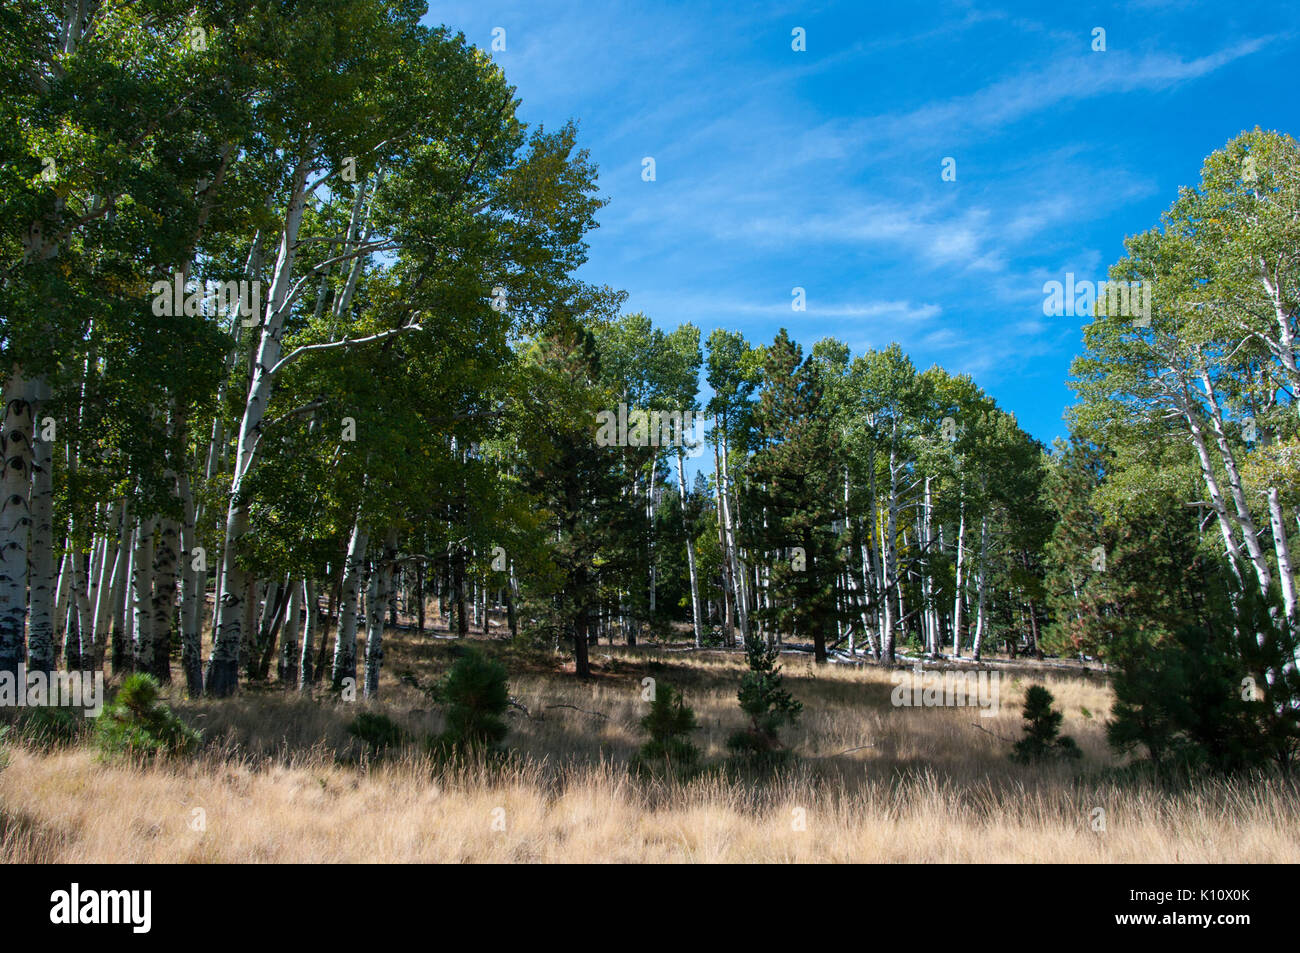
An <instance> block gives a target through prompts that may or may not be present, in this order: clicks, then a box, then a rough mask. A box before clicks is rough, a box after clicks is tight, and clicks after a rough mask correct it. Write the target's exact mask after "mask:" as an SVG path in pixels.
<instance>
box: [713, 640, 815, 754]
mask: <svg viewBox="0 0 1300 953" xmlns="http://www.w3.org/2000/svg"><path fill="white" fill-rule="evenodd" d="M778 654H779V650H778V649H777V647H776V646H775V645H773V646H768V645H767V644H766V643H765V642H764V641H763V640H762V639H761V638H758V637H757V636H753V635H751V636H750V637H749V638H748V639H746V640H745V660H746V662H748V664H749V671H748V672H746V673H745V674H744V676H743V677H742V678H741V680H740V691H739V692H737V693H736V697H737V698H738V699H739V700H740V708H741V710H742V711H744V712H745V714H747V715H749V727H748V728H746V729H745V730H744V731H738V732H736V733H735V734H734V735H732V736H731V737H730V738H729V739H727V747H728V748H730V749H731V750H732V752H734V753H735V754H737V755H744V756H747V757H750V758H753V759H757V760H760V761H778V760H781V758H782V757H783V756H784V755H785V752H784V751H783V750H782V745H781V740H780V737H779V736H778V732H779V731H780V729H781V726H782V725H784V724H786V723H789V724H792V725H793V724H794V723H795V721H796V719H797V718H798V717H799V713H800V712H801V711H803V705H802V704H801V703H800V702H798V701H795V699H794V698H793V697H791V695H790V693H789V692H788V691H786V690H785V689H784V688H783V687H782V681H783V679H782V676H781V666H779V665H777V664H776V659H777V656H778Z"/></svg>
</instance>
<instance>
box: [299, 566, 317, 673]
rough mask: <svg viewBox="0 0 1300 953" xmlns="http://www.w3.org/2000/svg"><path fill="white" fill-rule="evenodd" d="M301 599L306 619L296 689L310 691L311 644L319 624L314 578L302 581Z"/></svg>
mask: <svg viewBox="0 0 1300 953" xmlns="http://www.w3.org/2000/svg"><path fill="white" fill-rule="evenodd" d="M303 596H304V598H303V601H304V602H305V603H306V608H307V621H306V624H305V625H304V626H303V630H302V655H301V656H299V659H298V691H300V692H309V691H311V683H312V675H313V661H314V658H315V656H314V654H313V646H314V645H315V643H316V631H317V628H318V627H319V626H320V614H319V612H318V611H317V608H316V598H317V594H316V580H314V579H308V580H307V581H306V582H305V583H303Z"/></svg>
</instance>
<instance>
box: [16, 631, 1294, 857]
mask: <svg viewBox="0 0 1300 953" xmlns="http://www.w3.org/2000/svg"><path fill="white" fill-rule="evenodd" d="M438 636H442V637H438ZM445 636H446V633H445V631H443V632H435V633H433V634H432V635H430V634H425V635H416V634H415V633H414V632H412V631H410V630H400V629H398V630H390V632H389V633H388V635H387V636H386V644H385V649H386V656H387V658H386V663H385V670H384V673H383V678H382V684H381V693H380V695H381V700H380V701H378V702H374V703H365V702H361V701H357V702H353V703H346V702H343V701H341V700H339V699H338V698H336V697H335V696H334V695H332V694H330V693H329V692H327V691H325V690H323V689H319V688H318V689H317V691H316V692H314V693H313V694H312V696H310V697H306V696H301V695H298V694H297V693H296V692H289V691H284V690H282V689H280V688H279V687H278V686H276V685H275V684H274V682H272V684H271V685H269V686H257V685H254V686H249V687H245V688H244V690H243V691H242V692H241V694H240V695H239V696H238V697H237V698H234V699H229V700H206V699H204V700H194V701H192V700H188V699H186V698H184V693H183V691H182V690H181V689H180V688H179V687H173V688H172V690H171V695H172V698H171V703H172V705H173V707H174V708H175V710H176V711H177V712H178V713H179V714H180V715H181V716H182V717H183V718H184V719H185V720H186V721H187V722H188V723H190V724H191V725H193V726H195V727H197V728H199V729H200V730H201V731H202V732H203V737H204V740H205V744H204V747H203V750H202V752H201V753H200V754H199V755H198V756H196V757H194V758H192V759H188V760H183V761H169V762H161V763H157V764H144V763H140V762H125V761H115V762H111V763H105V762H103V761H101V760H100V759H99V757H98V754H97V752H96V750H95V749H94V748H93V747H92V746H90V745H89V744H85V743H83V744H79V745H75V746H73V747H70V748H63V749H56V750H52V751H45V752H42V751H39V750H35V749H33V748H30V747H28V746H25V745H24V744H23V743H22V742H18V743H12V744H9V745H8V746H7V759H8V765H7V767H6V768H5V769H4V770H0V860H2V861H5V862H32V861H36V862H42V861H55V862H70V863H78V862H101V861H102V862H178V861H179V862H185V861H199V862H205V861H215V862H227V861H229V862H277V861H285V862H308V863H311V862H350V861H356V862H383V863H388V862H405V861H468V862H479V861H483V862H494V861H565V862H601V861H622V862H632V861H652V862H653V861H706V862H707V861H740V862H746V861H760V862H762V861H861V862H871V861H893V862H911V863H917V862H948V861H966V862H970V861H975V862H979V861H989V862H1017V861H1019V862H1036V861H1047V862H1085V863H1087V862H1111V861H1113V862H1296V861H1297V860H1300V788H1298V787H1297V784H1296V782H1295V781H1287V780H1280V779H1270V780H1260V781H1255V782H1244V781H1222V782H1220V781H1206V782H1202V783H1198V784H1196V785H1194V786H1192V787H1183V788H1179V789H1176V790H1172V789H1165V788H1161V787H1157V786H1155V785H1153V784H1151V783H1150V782H1148V781H1138V780H1131V779H1128V778H1127V776H1126V775H1124V774H1123V773H1122V772H1119V771H1117V770H1116V769H1117V768H1118V767H1119V765H1118V762H1117V761H1116V759H1115V757H1114V755H1113V754H1112V753H1111V752H1110V750H1109V749H1108V747H1107V745H1106V741H1105V720H1106V718H1107V715H1108V712H1109V710H1110V706H1111V701H1112V696H1111V693H1110V690H1109V688H1108V687H1107V685H1106V684H1105V682H1104V680H1102V679H1099V678H1097V677H1096V676H1095V675H1094V674H1090V673H1086V672H1079V673H1072V672H1068V671H1067V672H1062V671H1060V670H1056V669H1044V670H1043V671H1042V673H1041V674H1040V675H1037V676H1030V675H1026V674H1022V673H1020V672H1016V673H1008V674H1006V675H1005V676H1004V677H1003V679H1002V682H1001V697H1000V710H999V711H998V713H997V715H996V716H994V717H988V718H983V717H980V715H979V710H978V709H977V708H974V707H962V708H942V707H940V708H898V707H894V706H893V705H891V703H890V694H891V692H892V691H893V688H894V681H893V680H891V674H892V673H891V671H890V670H887V669H882V668H878V667H875V666H861V667H858V666H841V665H825V666H820V667H817V666H814V665H813V663H812V660H811V658H809V657H806V656H802V655H799V654H788V655H784V656H783V657H782V664H783V665H784V668H785V674H786V686H787V688H789V689H790V691H791V693H792V694H793V695H794V696H795V697H796V698H798V699H799V700H800V701H802V702H803V705H804V713H803V715H802V716H801V718H800V720H799V723H798V725H797V726H796V727H794V728H788V729H786V731H785V732H784V737H785V740H786V742H787V744H788V745H789V747H790V748H791V749H792V750H793V752H794V755H795V756H794V758H793V759H792V760H791V762H790V764H789V765H788V767H786V768H784V769H782V770H781V771H780V773H779V774H778V775H776V776H775V777H771V778H755V777H752V776H746V775H744V774H738V773H735V772H727V771H722V770H712V771H708V772H706V773H705V774H704V775H703V776H701V777H700V778H698V779H697V780H695V781H693V782H691V783H689V784H675V783H673V784H665V783H662V782H642V781H637V780H634V779H632V778H631V777H630V776H629V774H628V771H627V761H628V759H629V758H630V757H631V755H632V754H633V753H634V752H635V751H636V749H637V747H638V745H639V744H640V743H641V742H642V741H643V740H644V738H643V736H642V733H641V731H640V729H639V727H638V721H639V719H640V718H641V717H642V716H643V715H644V714H645V713H646V711H647V709H648V704H647V703H646V702H644V701H642V679H643V678H646V677H651V678H654V679H656V680H657V682H658V683H659V684H665V683H666V684H670V685H672V686H674V687H676V688H679V689H681V690H682V691H683V692H684V693H685V696H686V702H687V704H688V705H690V706H691V707H692V708H694V710H695V712H696V715H697V717H698V719H699V723H700V730H699V731H698V732H696V735H695V739H694V740H695V742H696V743H697V744H698V745H699V746H700V748H701V749H702V750H703V753H704V756H705V758H706V759H707V760H708V761H710V762H712V763H713V764H714V765H721V764H723V763H725V762H726V759H727V752H726V747H725V742H726V738H727V737H728V735H730V734H731V733H732V732H734V731H736V730H738V729H739V728H741V727H742V726H743V724H744V718H743V715H742V713H741V711H740V709H739V707H738V705H737V702H736V687H737V683H738V681H739V678H740V675H741V672H742V670H743V665H744V662H743V657H742V656H741V655H739V654H738V653H727V652H718V651H704V652H699V653H695V652H691V651H680V650H665V649H664V648H662V647H654V646H647V647H638V648H634V649H629V648H626V647H619V646H613V647H611V646H606V645H601V646H599V647H593V649H592V660H593V668H594V675H593V677H592V678H591V679H590V680H587V681H579V680H578V679H577V678H576V677H575V676H574V675H573V674H572V662H571V661H567V660H566V659H565V658H564V657H563V656H556V655H552V654H551V653H549V652H545V651H533V650H522V649H519V648H516V647H515V646H513V645H511V644H510V643H507V642H504V641H500V640H496V639H485V638H482V637H481V636H480V637H477V638H476V639H475V641H476V642H478V643H479V644H481V645H483V646H484V647H485V648H486V649H487V650H488V651H489V652H490V653H491V654H493V655H495V656H497V657H499V658H500V659H501V660H502V661H503V662H505V664H506V666H507V668H508V670H509V672H510V692H511V695H512V697H513V698H514V699H515V700H516V701H517V702H518V703H519V706H520V707H519V708H516V709H513V710H512V712H511V714H510V716H509V723H510V733H509V735H508V737H507V739H506V742H505V744H506V747H507V748H508V749H509V750H510V752H512V757H511V758H510V759H509V760H507V761H506V762H505V763H504V764H498V765H490V764H482V763H479V764H469V765H463V764H462V765H457V766H450V767H449V766H446V765H435V764H434V763H433V762H431V761H430V759H429V758H428V756H427V755H426V754H425V752H424V748H423V745H422V744H421V743H420V742H421V741H422V739H423V738H425V737H426V736H428V735H429V734H432V733H434V732H436V731H438V730H440V729H441V727H442V716H441V714H440V711H439V706H438V705H437V704H436V703H435V702H434V701H433V700H432V698H431V696H430V694H429V691H428V690H429V689H430V688H431V687H432V686H433V685H434V684H436V682H437V681H438V679H439V678H440V677H441V676H442V675H443V674H445V672H446V671H447V669H448V667H449V666H450V665H451V663H452V661H453V660H454V656H455V652H456V650H457V645H458V642H457V640H455V639H449V638H446V637H445ZM566 669H567V671H566ZM1035 682H1038V683H1041V684H1044V685H1046V686H1047V687H1048V689H1049V690H1050V691H1051V692H1052V693H1053V694H1054V695H1055V696H1056V704H1057V707H1058V709H1060V710H1061V711H1063V712H1064V715H1065V722H1064V729H1063V730H1064V732H1065V733H1067V734H1069V735H1071V736H1073V737H1074V738H1075V740H1076V741H1077V742H1078V744H1079V746H1080V748H1081V749H1082V751H1083V755H1084V756H1083V759H1082V761H1081V762H1076V763H1074V764H1061V765H1047V766H1020V765H1016V764H1013V763H1012V762H1011V761H1010V760H1009V758H1008V752H1009V750H1010V747H1011V742H1012V741H1013V740H1014V739H1016V738H1018V737H1020V734H1021V715H1020V705H1021V702H1022V699H1023V695H1024V691H1025V690H1026V688H1027V687H1028V686H1029V685H1030V684H1033V683H1035ZM368 709H369V710H377V711H382V712H384V713H386V714H388V715H389V716H390V717H392V718H393V719H394V720H396V721H397V722H398V723H399V724H401V725H402V727H403V728H404V729H405V730H406V732H407V734H408V735H409V737H410V739H411V741H410V743H409V744H407V745H405V746H403V747H402V748H400V749H399V750H397V751H395V752H393V753H390V754H389V755H387V756H386V757H384V758H381V759H374V758H371V757H369V756H368V755H367V753H366V751H365V749H364V746H363V745H362V744H361V743H360V742H359V741H358V740H357V739H355V738H354V737H352V736H351V735H350V734H349V732H348V730H347V725H348V724H349V722H350V721H351V720H352V719H353V718H354V717H355V716H356V715H357V713H358V712H360V711H363V710H368ZM525 710H526V711H525ZM1099 808H1100V809H1101V810H1102V811H1104V816H1103V815H1099V814H1098V810H1097V809H1099ZM1099 818H1100V819H1103V820H1104V830H1097V829H1095V828H1096V827H1097V825H1098V820H1099Z"/></svg>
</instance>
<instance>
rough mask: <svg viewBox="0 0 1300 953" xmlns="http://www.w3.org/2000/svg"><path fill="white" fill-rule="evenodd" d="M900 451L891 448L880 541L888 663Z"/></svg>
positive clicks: (891, 641) (891, 638)
mask: <svg viewBox="0 0 1300 953" xmlns="http://www.w3.org/2000/svg"><path fill="white" fill-rule="evenodd" d="M897 454H898V451H897V450H896V449H895V448H894V447H893V446H892V445H891V446H890V448H889V504H888V509H887V511H886V515H885V527H884V538H883V539H881V541H880V552H881V557H882V559H883V560H884V573H883V576H884V578H883V579H882V580H881V584H882V590H883V591H882V592H881V597H882V600H883V601H884V604H885V630H884V632H883V634H882V635H881V639H880V643H881V644H880V651H881V655H882V656H883V657H884V660H885V661H886V662H888V663H892V662H893V661H894V654H895V649H894V640H895V632H894V625H895V620H894V618H893V615H892V606H891V605H890V601H889V596H890V593H891V591H892V590H893V588H894V587H895V586H896V585H897V584H898V582H899V578H898V553H897V550H896V548H895V545H894V540H895V539H896V538H897V535H898V455H897Z"/></svg>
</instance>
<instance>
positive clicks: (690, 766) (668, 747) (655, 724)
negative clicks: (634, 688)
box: [630, 685, 700, 777]
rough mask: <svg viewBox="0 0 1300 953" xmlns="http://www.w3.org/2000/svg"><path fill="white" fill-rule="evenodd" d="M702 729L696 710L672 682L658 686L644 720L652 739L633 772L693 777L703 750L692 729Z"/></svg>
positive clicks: (634, 762) (643, 726)
mask: <svg viewBox="0 0 1300 953" xmlns="http://www.w3.org/2000/svg"><path fill="white" fill-rule="evenodd" d="M698 728H699V723H698V722H697V721H696V720H695V712H694V711H692V710H691V709H690V708H689V707H687V705H686V703H685V701H684V700H683V698H682V693H681V692H680V691H678V690H677V689H675V688H673V687H672V686H671V685H656V687H655V698H654V701H653V702H651V703H650V713H649V714H647V715H646V716H645V717H644V718H642V719H641V729H642V730H643V731H645V732H646V733H647V734H649V735H650V740H649V741H647V742H646V743H645V744H643V745H642V746H641V749H640V751H638V752H637V754H636V755H635V756H634V757H633V758H632V762H631V765H630V768H631V771H632V773H633V774H637V775H655V774H675V775H676V776H678V777H689V776H690V775H691V774H693V773H694V772H695V770H696V768H697V766H698V764H699V760H700V749H699V748H697V747H696V746H695V745H694V744H693V743H692V742H691V740H690V734H691V732H692V731H696V730H697V729H698Z"/></svg>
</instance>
